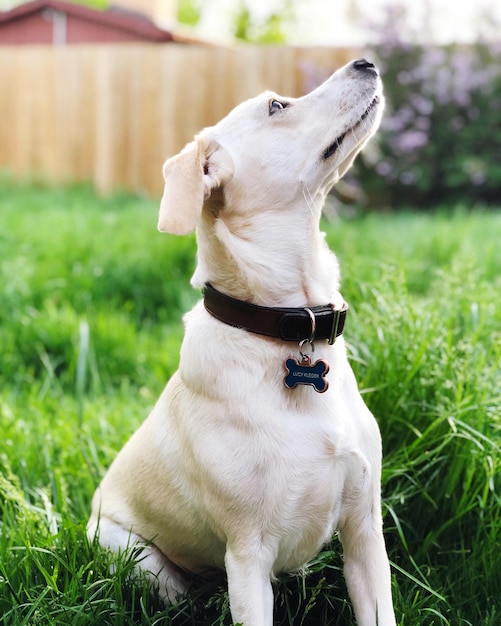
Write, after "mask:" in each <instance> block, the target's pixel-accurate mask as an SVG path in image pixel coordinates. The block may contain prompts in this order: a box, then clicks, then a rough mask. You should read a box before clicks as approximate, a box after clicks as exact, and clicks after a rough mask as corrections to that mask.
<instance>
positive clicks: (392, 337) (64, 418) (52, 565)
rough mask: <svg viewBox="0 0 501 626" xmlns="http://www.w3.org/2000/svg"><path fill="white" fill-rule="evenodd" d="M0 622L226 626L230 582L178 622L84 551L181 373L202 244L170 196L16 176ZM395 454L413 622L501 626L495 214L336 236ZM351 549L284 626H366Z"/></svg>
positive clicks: (332, 553)
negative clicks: (167, 223) (91, 522)
mask: <svg viewBox="0 0 501 626" xmlns="http://www.w3.org/2000/svg"><path fill="white" fill-rule="evenodd" d="M0 198H1V199H0V226H1V227H0V250H1V257H0V260H1V271H0V293H1V294H2V296H1V298H0V349H1V361H0V383H1V385H0V419H1V426H2V430H1V432H2V436H1V438H0V469H1V471H0V520H1V521H0V615H1V616H2V617H0V624H2V625H4V626H7V625H9V626H10V625H15V626H21V625H30V626H32V625H37V624H40V625H42V624H43V625H47V624H49V625H66V624H68V625H70V624H71V626H83V625H90V624H97V625H108V624H109V625H112V624H113V625H122V624H123V625H125V624H141V625H148V626H153V625H159V624H173V625H174V626H182V625H188V624H189V625H191V624H194V625H202V624H203V625H205V626H207V625H211V626H216V625H224V624H229V623H230V619H229V610H228V601H227V595H226V593H225V584H224V580H221V581H215V582H214V583H210V584H206V585H203V586H201V587H200V588H197V589H196V590H194V591H193V592H192V593H191V594H190V595H189V597H187V598H186V599H185V600H183V601H182V602H181V603H180V604H179V605H176V606H174V607H169V608H167V609H165V608H164V607H163V606H162V604H161V603H160V602H159V600H158V598H157V597H156V595H155V593H154V592H153V591H152V590H151V589H149V588H148V586H147V585H144V584H141V582H137V581H133V580H131V578H130V571H131V562H130V560H128V559H127V558H123V559H121V560H120V562H119V563H118V564H117V566H116V568H115V571H114V573H110V571H111V570H110V564H111V559H110V557H109V555H108V554H107V553H105V552H104V551H102V550H101V549H99V547H98V546H96V545H93V544H91V545H89V544H88V542H87V540H86V538H85V523H86V519H87V516H88V511H89V503H90V498H91V496H92V493H93V490H94V488H95V485H96V484H97V482H98V480H99V479H100V477H101V476H102V475H103V473H104V471H105V469H106V467H107V466H108V465H109V463H110V462H111V460H112V459H113V457H114V455H115V454H116V452H117V450H118V449H119V448H120V447H121V446H122V444H123V443H124V441H125V440H126V439H127V438H128V437H129V435H130V434H131V433H132V432H133V431H134V430H135V428H136V427H137V426H138V424H139V423H140V422H141V421H142V419H144V417H145V416H146V415H147V413H148V411H149V409H150V408H151V406H152V404H153V403H154V401H155V399H156V397H157V396H158V395H159V393H160V391H161V389H162V388H163V386H164V384H165V381H166V380H167V379H168V377H169V376H170V374H172V372H173V371H174V370H175V368H176V366H177V360H178V351H179V346H180V341H181V334H182V325H181V316H182V313H183V312H184V311H186V310H187V309H188V308H189V307H190V306H191V304H192V303H193V302H194V301H195V300H196V298H197V294H196V293H195V292H193V290H192V289H191V288H190V287H189V284H188V280H189V276H190V274H191V272H192V270H193V268H194V262H195V261H194V259H195V245H194V239H193V237H184V238H179V239H176V238H173V237H167V236H165V235H161V234H159V233H157V232H156V228H155V225H156V210H157V207H156V204H155V203H153V202H151V201H145V200H140V199H137V198H133V197H130V196H125V195H116V196H113V197H111V198H108V199H99V198H97V197H96V196H95V195H94V193H93V192H92V191H91V190H90V189H89V188H87V187H75V188H66V189H61V190H53V189H47V188H44V187H37V186H35V185H31V186H29V185H25V186H20V187H18V186H15V185H13V184H11V183H9V181H8V180H6V179H5V178H4V179H1V180H0ZM326 230H327V233H328V240H329V242H330V244H331V247H332V248H333V249H334V250H335V251H336V252H337V254H338V257H339V259H340V262H341V267H342V269H343V274H344V279H343V295H344V296H345V298H346V299H347V300H348V302H349V303H350V313H349V320H348V324H347V328H346V333H345V335H346V338H347V341H348V342H349V348H350V355H351V360H352V364H353V367H354V369H355V371H356V374H357V377H358V380H359V384H360V387H361V389H362V391H363V393H364V395H365V399H366V401H367V403H368V404H369V406H370V407H371V409H372V410H373V411H374V413H375V414H376V416H377V418H378V421H379V424H380V427H381V431H382V435H383V441H384V447H385V462H384V469H383V499H384V515H385V533H386V541H387V544H388V549H389V553H390V558H391V561H392V564H393V593H394V598H395V607H396V613H397V619H398V623H399V624H400V625H401V626H410V625H415V624H423V625H428V624H430V625H434V624H437V625H442V624H451V625H459V624H464V625H468V624H469V625H472V626H494V625H495V624H499V623H500V622H501V556H500V551H499V547H500V546H501V486H500V471H501V454H500V446H501V389H500V384H499V374H500V356H501V331H500V329H501V307H499V294H500V292H501V279H500V272H499V270H500V268H501V247H500V246H499V238H500V235H501V215H500V214H499V213H496V212H483V211H481V210H476V211H471V212H466V211H464V210H461V209H457V210H455V211H454V212H448V213H447V212H443V213H441V212H437V213H436V214H433V215H420V214H416V213H402V214H399V215H369V216H365V217H358V218H354V219H345V220H339V221H335V222H332V223H330V224H326ZM341 567H342V561H341V557H340V554H339V546H338V543H337V540H336V539H334V540H333V542H332V545H329V546H326V548H325V549H324V551H323V552H322V553H321V554H320V555H318V557H316V558H315V559H314V560H313V561H312V562H311V563H309V564H308V567H307V570H308V575H307V576H304V575H303V574H302V573H298V574H291V575H288V576H284V577H282V578H281V579H280V580H279V581H278V582H277V583H276V585H275V595H276V601H275V604H276V607H275V622H276V624H279V625H289V624H298V625H305V626H307V625H313V624H315V625H316V626H318V625H319V624H322V625H323V624H329V625H333V626H334V625H337V626H343V625H347V624H351V623H352V614H351V608H350V605H349V602H347V600H346V597H347V596H346V590H345V588H344V582H343V577H342V575H341Z"/></svg>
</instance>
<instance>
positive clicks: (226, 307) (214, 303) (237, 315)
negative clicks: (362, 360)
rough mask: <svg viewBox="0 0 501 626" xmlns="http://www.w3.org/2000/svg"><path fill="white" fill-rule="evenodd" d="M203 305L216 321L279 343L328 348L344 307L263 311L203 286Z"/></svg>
mask: <svg viewBox="0 0 501 626" xmlns="http://www.w3.org/2000/svg"><path fill="white" fill-rule="evenodd" d="M204 305H205V308H206V309H207V311H208V312H209V313H210V314H211V315H212V316H213V317H215V318H216V319H218V320H220V321H221V322H224V323H225V324H228V325H230V326H234V327H236V328H242V329H244V330H247V331H250V332H252V333H257V334H258V335H266V336H267V337H274V338H276V339H282V340H283V341H303V340H307V341H314V340H316V339H328V340H329V343H330V344H331V345H332V344H333V343H334V341H335V340H336V338H337V337H339V335H341V333H342V332H343V328H344V323H345V320H346V313H347V311H348V305H347V304H346V302H343V306H342V308H341V309H339V310H336V309H334V305H333V304H326V305H323V306H314V307H304V308H299V309H293V308H279V307H266V306H258V305H257V304H251V303H250V302H243V301H242V300H236V299H235V298H232V297H231V296H227V295H226V294H224V293H221V292H220V291H217V289H214V287H213V286H212V285H211V284H210V283H207V284H206V285H205V289H204Z"/></svg>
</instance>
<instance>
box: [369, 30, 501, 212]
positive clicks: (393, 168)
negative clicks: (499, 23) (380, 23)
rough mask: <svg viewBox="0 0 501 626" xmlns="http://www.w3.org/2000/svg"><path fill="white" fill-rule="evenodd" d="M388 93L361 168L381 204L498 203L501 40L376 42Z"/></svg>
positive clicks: (500, 186) (392, 35) (391, 39)
mask: <svg viewBox="0 0 501 626" xmlns="http://www.w3.org/2000/svg"><path fill="white" fill-rule="evenodd" d="M374 52H375V55H376V57H377V60H378V64H379V67H380V69H381V73H382V75H383V80H384V84H385V93H386V97H387V101H388V104H387V111H386V114H385V117H384V119H383V122H382V126H381V129H380V131H379V133H378V139H377V144H376V149H373V150H372V152H371V151H369V152H367V153H366V155H365V156H364V155H362V157H361V158H360V160H359V162H358V170H357V171H358V176H359V178H360V179H361V182H362V183H363V186H364V189H365V190H366V191H367V192H368V196H369V199H370V201H371V202H372V203H373V204H374V203H375V204H376V205H379V206H380V207H384V206H388V207H398V206H402V205H407V206H417V207H421V208H427V207H433V206H436V205H437V204H456V203H458V202H461V203H462V204H466V205H473V204H475V203H478V202H482V203H498V204H499V203H500V200H501V193H500V192H501V149H500V139H501V133H500V131H501V127H500V122H501V114H500V112H501V71H500V64H499V58H500V52H501V46H499V45H496V44H492V43H491V44H488V43H477V44H475V45H469V46H459V45H450V46H446V47H431V46H420V45H416V44H408V43H405V42H403V41H402V40H400V39H399V37H398V36H397V33H396V32H395V31H394V30H393V31H391V32H389V33H388V36H387V37H386V38H385V39H384V41H383V42H382V43H380V44H378V45H377V46H375V50H374Z"/></svg>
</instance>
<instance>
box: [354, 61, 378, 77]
mask: <svg viewBox="0 0 501 626" xmlns="http://www.w3.org/2000/svg"><path fill="white" fill-rule="evenodd" d="M353 68H354V69H356V70H360V71H364V72H366V71H369V72H375V73H376V74H377V69H376V66H375V65H374V63H371V62H370V61H367V59H357V60H356V61H353Z"/></svg>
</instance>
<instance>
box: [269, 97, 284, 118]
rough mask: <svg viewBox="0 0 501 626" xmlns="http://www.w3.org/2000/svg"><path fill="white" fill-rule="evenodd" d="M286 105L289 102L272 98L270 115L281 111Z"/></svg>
mask: <svg viewBox="0 0 501 626" xmlns="http://www.w3.org/2000/svg"><path fill="white" fill-rule="evenodd" d="M286 106H287V104H285V103H283V102H279V101H278V100H271V102H270V115H273V113H276V112H277V111H281V110H282V109H285V107H286Z"/></svg>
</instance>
